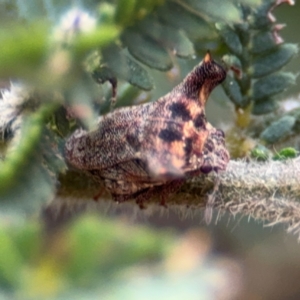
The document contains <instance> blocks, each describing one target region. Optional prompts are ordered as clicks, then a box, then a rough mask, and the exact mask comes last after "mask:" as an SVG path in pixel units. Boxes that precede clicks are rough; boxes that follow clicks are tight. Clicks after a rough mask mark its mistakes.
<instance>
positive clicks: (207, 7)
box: [176, 0, 241, 23]
mask: <svg viewBox="0 0 300 300" xmlns="http://www.w3.org/2000/svg"><path fill="white" fill-rule="evenodd" d="M176 2H177V3H179V4H180V5H182V6H183V7H184V8H186V9H188V10H190V11H191V12H193V13H194V14H196V15H199V16H201V17H203V18H204V19H205V20H210V21H216V20H217V21H224V23H238V22H240V21H241V11H240V10H239V9H238V8H237V6H236V5H235V4H234V3H232V2H230V1H227V0H222V1H219V0H210V1H207V0H177V1H176Z"/></svg>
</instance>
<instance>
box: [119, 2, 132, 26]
mask: <svg viewBox="0 0 300 300" xmlns="http://www.w3.org/2000/svg"><path fill="white" fill-rule="evenodd" d="M136 2H137V1H136V0H118V1H117V5H116V11H115V21H116V23H117V24H118V25H121V26H124V27H125V26H128V25H132V22H133V21H134V19H135V16H136V15H135V6H136Z"/></svg>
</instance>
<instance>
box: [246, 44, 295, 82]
mask: <svg viewBox="0 0 300 300" xmlns="http://www.w3.org/2000/svg"><path fill="white" fill-rule="evenodd" d="M297 53H298V46H297V45H295V44H283V45H281V46H279V47H278V48H277V49H276V50H274V51H272V52H270V53H266V54H264V55H261V56H258V57H257V58H255V59H254V60H253V64H252V67H251V69H250V73H251V75H252V76H253V78H258V77H262V76H266V75H269V74H270V73H274V72H275V71H277V70H279V69H281V68H282V67H283V66H285V65H286V64H287V63H288V62H289V61H290V60H291V59H292V58H293V57H294V56H295V55H296V54H297Z"/></svg>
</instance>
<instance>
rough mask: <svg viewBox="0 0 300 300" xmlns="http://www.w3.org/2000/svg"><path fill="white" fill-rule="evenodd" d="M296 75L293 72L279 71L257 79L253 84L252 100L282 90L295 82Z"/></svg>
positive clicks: (266, 96) (269, 95)
mask: <svg viewBox="0 0 300 300" xmlns="http://www.w3.org/2000/svg"><path fill="white" fill-rule="evenodd" d="M296 77H297V76H296V75H295V74H293V73H288V72H279V73H275V74H271V75H268V76H266V77H263V78H262V79H259V80H257V81H256V82H255V83H254V84H253V92H252V98H253V100H254V101H260V100H263V99H266V98H269V97H271V96H273V95H276V94H278V93H281V92H283V91H284V90H285V89H287V88H288V87H290V86H291V85H293V84H295V83H296Z"/></svg>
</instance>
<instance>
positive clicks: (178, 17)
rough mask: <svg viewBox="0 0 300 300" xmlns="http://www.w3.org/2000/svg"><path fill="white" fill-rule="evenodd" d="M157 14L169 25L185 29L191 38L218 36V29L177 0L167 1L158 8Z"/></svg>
mask: <svg viewBox="0 0 300 300" xmlns="http://www.w3.org/2000/svg"><path fill="white" fill-rule="evenodd" d="M157 16H158V18H159V19H160V20H162V22H165V23H166V24H167V25H170V26H173V27H175V28H178V29H181V30H184V31H185V33H186V34H187V36H188V37H189V38H190V39H191V40H199V39H201V40H203V39H213V38H216V37H217V34H216V31H215V30H213V29H212V27H211V26H210V25H208V23H207V22H206V21H204V20H203V19H202V18H201V17H200V16H197V15H195V14H193V13H191V12H189V11H188V10H186V9H184V7H182V6H181V5H179V4H177V3H175V2H166V4H165V5H163V6H161V7H160V8H159V9H158V10H157Z"/></svg>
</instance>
